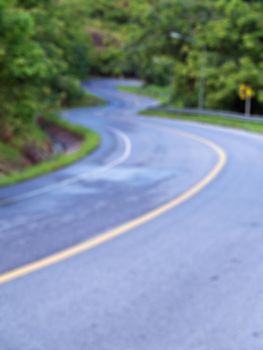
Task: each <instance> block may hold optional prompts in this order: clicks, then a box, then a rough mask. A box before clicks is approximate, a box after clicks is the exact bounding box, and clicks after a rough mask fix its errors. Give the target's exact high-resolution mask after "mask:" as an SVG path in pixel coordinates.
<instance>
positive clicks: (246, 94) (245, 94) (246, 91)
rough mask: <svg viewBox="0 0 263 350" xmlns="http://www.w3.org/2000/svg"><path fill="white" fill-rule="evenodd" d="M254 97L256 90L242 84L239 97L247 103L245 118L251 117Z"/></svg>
mask: <svg viewBox="0 0 263 350" xmlns="http://www.w3.org/2000/svg"><path fill="white" fill-rule="evenodd" d="M253 95H254V90H253V89H252V87H251V86H250V85H247V84H241V85H240V87H239V97H240V99H241V100H243V101H245V116H246V117H249V116H250V115H251V98H252V97H253Z"/></svg>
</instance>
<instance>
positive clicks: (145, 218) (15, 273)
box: [0, 129, 227, 284]
mask: <svg viewBox="0 0 263 350" xmlns="http://www.w3.org/2000/svg"><path fill="white" fill-rule="evenodd" d="M169 130H170V131H171V129H169ZM176 133H177V134H179V135H183V136H185V137H188V138H191V139H192V140H195V141H197V142H199V143H202V144H204V145H206V146H207V147H209V148H210V149H212V150H213V151H214V152H215V153H216V154H217V156H218V161H217V163H216V165H215V166H214V167H213V169H212V170H211V171H210V172H209V173H208V175H206V176H205V177H204V178H203V179H202V180H201V181H199V182H198V183H197V184H195V185H194V186H193V187H191V188H190V189H189V190H188V191H186V192H184V193H183V194H181V195H180V196H178V197H176V198H175V199H173V200H171V201H169V202H167V203H166V204H164V205H162V206H160V207H159V208H156V209H154V210H152V211H150V212H148V213H146V214H143V215H141V216H140V217H138V218H136V219H133V220H131V221H129V222H127V223H125V224H123V225H121V226H119V227H117V228H114V229H112V230H110V231H107V232H105V233H102V234H101V235H99V236H97V237H95V238H92V239H89V240H87V241H85V242H83V243H80V244H77V245H75V246H73V247H71V248H68V249H65V250H63V251H61V252H59V253H56V254H54V255H51V256H49V257H46V258H43V259H41V260H39V261H36V262H33V263H30V264H28V265H25V266H22V267H20V268H17V269H15V270H12V271H9V272H6V273H4V274H2V275H0V284H3V283H7V282H10V281H12V280H14V279H17V278H19V277H22V276H25V275H28V274H30V273H32V272H35V271H37V270H40V269H43V268H45V267H47V266H50V265H53V264H57V263H59V262H61V261H63V260H65V259H69V258H71V257H73V256H76V255H78V254H80V253H83V252H85V251H88V250H90V249H92V248H94V247H97V246H99V245H101V244H103V243H106V242H108V241H110V240H112V239H114V238H116V237H118V236H121V235H123V234H125V233H127V232H128V231H130V230H132V229H135V228H136V227H138V226H141V225H143V224H146V223H147V222H149V221H151V220H153V219H156V218H157V217H159V216H160V215H162V214H164V213H165V212H167V211H168V210H171V209H173V208H175V207H177V206H178V205H180V204H182V203H184V202H185V201H187V200H189V199H190V198H192V197H193V196H195V195H196V194H197V193H199V192H200V191H201V190H202V189H204V188H205V187H206V186H207V185H208V184H209V183H211V182H212V181H213V180H214V179H215V178H216V176H217V175H218V174H219V173H220V172H221V171H222V169H223V168H224V166H225V164H226V160H227V156H226V153H225V152H224V150H223V149H222V148H221V147H219V146H218V145H216V144H215V143H213V142H212V141H210V140H207V139H205V138H202V137H200V136H196V135H193V134H190V133H187V132H181V131H176Z"/></svg>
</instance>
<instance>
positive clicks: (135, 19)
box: [0, 0, 263, 140]
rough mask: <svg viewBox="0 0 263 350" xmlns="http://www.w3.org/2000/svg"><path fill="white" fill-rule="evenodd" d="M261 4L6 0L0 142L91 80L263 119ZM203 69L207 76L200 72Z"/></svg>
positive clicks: (0, 21)
mask: <svg viewBox="0 0 263 350" xmlns="http://www.w3.org/2000/svg"><path fill="white" fill-rule="evenodd" d="M262 15H263V3H262V1H261V0H254V1H253V0H251V1H245V0H96V1H93V0H0V33H1V41H0V103H1V109H0V138H1V139H5V140H8V139H9V138H10V137H12V135H14V134H16V133H19V132H21V130H24V129H25V128H28V127H29V125H30V124H32V123H35V121H36V118H37V117H38V116H39V115H43V114H45V113H46V112H48V111H50V110H54V109H56V108H58V107H59V106H61V105H69V104H71V103H74V101H76V100H78V99H79V98H81V96H82V94H83V90H82V89H81V84H80V82H81V80H85V79H88V78H89V77H90V76H91V75H103V76H131V77H138V78H141V79H143V80H144V81H145V82H146V83H149V84H156V85H162V86H168V85H170V86H171V87H172V89H171V99H172V102H173V103H174V104H176V105H178V106H189V107H191V106H196V105H197V100H198V90H199V83H200V75H201V74H202V75H203V77H202V78H203V79H204V81H205V107H207V108H219V109H230V110H236V111H240V110H242V108H243V102H242V101H240V99H239V96H238V89H239V86H240V84H244V83H245V84H249V85H250V86H251V87H253V90H254V96H253V103H252V105H253V111H254V112H257V113H263V73H262V72H263V50H262V49H263V21H262ZM200 67H203V69H200Z"/></svg>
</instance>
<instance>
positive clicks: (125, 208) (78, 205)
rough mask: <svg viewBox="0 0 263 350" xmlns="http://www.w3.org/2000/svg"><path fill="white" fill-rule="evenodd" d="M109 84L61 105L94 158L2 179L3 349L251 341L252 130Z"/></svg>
mask: <svg viewBox="0 0 263 350" xmlns="http://www.w3.org/2000/svg"><path fill="white" fill-rule="evenodd" d="M120 84H125V85H127V84H136V82H135V81H122V80H113V79H97V80H93V81H91V82H89V83H87V84H85V87H86V88H88V90H89V91H91V92H93V93H94V94H97V95H99V96H101V97H103V98H104V99H106V100H107V101H108V102H109V104H108V105H107V106H104V107H96V108H90V109H84V108H80V109H73V110H69V111H65V112H64V113H63V117H64V118H66V119H68V120H70V121H71V122H74V123H76V124H81V125H84V126H87V127H90V128H92V129H94V130H96V131H98V132H99V133H100V134H101V137H102V141H101V145H100V147H99V148H98V149H97V150H96V151H95V152H94V153H93V154H92V155H90V156H89V157H87V158H85V159H83V160H81V161H79V162H78V163H76V164H74V165H72V166H70V167H67V168H64V169H61V170H59V171H56V172H54V173H51V174H49V175H45V176H42V177H39V178H36V179H33V180H31V181H26V182H24V183H20V184H17V185H15V186H10V187H6V188H1V189H0V350H248V349H249V350H262V349H263V176H262V174H263V162H262V161H261V160H262V155H263V137H262V136H259V135H256V134H252V133H248V132H243V131H238V130H232V129H226V128H220V127H212V126H208V125H203V124H197V123H190V122H181V121H174V120H168V119H158V118H153V117H142V116H138V112H139V111H140V110H142V109H144V108H146V107H150V106H154V105H155V104H156V101H154V100H151V99H149V98H145V97H139V96H135V95H131V94H128V93H124V92H120V91H118V90H117V86H118V85H120Z"/></svg>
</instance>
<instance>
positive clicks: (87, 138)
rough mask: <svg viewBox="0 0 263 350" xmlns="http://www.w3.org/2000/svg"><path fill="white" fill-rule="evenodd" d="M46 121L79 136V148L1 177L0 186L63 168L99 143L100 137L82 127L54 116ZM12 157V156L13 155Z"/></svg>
mask: <svg viewBox="0 0 263 350" xmlns="http://www.w3.org/2000/svg"><path fill="white" fill-rule="evenodd" d="M47 119H48V120H49V121H52V122H54V123H56V124H57V125H59V126H61V127H63V128H65V129H67V130H69V131H71V132H73V133H76V134H78V135H80V136H81V137H82V138H83V142H82V144H81V146H80V148H79V149H78V150H77V151H76V152H74V153H70V154H65V153H62V154H59V155H57V156H56V157H54V158H52V159H51V160H48V161H44V162H42V163H40V164H37V165H32V166H29V167H27V168H26V169H25V170H22V171H16V172H13V173H11V174H9V175H8V176H4V177H1V178H0V186H6V185H11V184H14V183H17V182H20V181H24V180H27V179H30V178H33V177H36V176H39V175H43V174H46V173H49V172H51V171H54V170H57V169H59V168H62V167H65V166H67V165H70V164H72V163H73V162H76V161H77V160H79V159H81V158H83V157H85V156H86V155H88V154H89V153H91V152H92V151H93V150H95V149H96V148H97V147H98V145H99V143H100V137H99V135H98V134H97V133H95V132H94V131H92V130H89V129H86V128H83V127H82V126H78V125H73V124H71V123H69V122H67V121H65V120H62V119H60V118H58V117H56V116H54V115H52V116H48V118H47ZM1 145H2V144H1ZM10 152H11V153H12V152H13V151H12V150H10ZM12 156H14V154H13V155H12Z"/></svg>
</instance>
